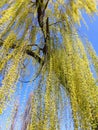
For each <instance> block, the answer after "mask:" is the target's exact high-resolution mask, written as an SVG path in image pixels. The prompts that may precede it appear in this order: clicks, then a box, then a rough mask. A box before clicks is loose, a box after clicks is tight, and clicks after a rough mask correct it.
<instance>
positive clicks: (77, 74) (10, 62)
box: [0, 0, 98, 130]
mask: <svg viewBox="0 0 98 130" xmlns="http://www.w3.org/2000/svg"><path fill="white" fill-rule="evenodd" d="M45 3H46V1H45V0H44V2H43V5H42V7H43V8H44V7H45ZM5 4H8V7H7V9H3V6H4V5H5ZM49 4H50V6H51V8H50V6H47V8H46V14H44V15H45V16H44V22H45V19H46V18H47V17H49V22H52V23H53V22H54V21H57V23H58V26H54V25H55V24H52V23H49V24H50V25H49V31H50V32H51V34H53V35H52V36H50V39H49V40H48V43H47V44H49V46H48V48H49V49H50V50H48V54H47V55H46V56H45V57H44V59H45V63H44V65H43V67H42V79H43V81H41V85H40V86H39V87H38V88H37V90H36V91H35V93H34V96H33V97H32V102H31V106H32V108H31V122H30V123H29V124H28V127H27V129H28V130H60V126H59V125H60V121H59V118H60V115H59V114H58V113H60V112H61V111H60V110H59V109H58V108H59V106H60V105H61V106H63V105H64V104H63V98H64V97H63V96H62V92H61V90H60V88H62V87H63V89H64V92H65V91H66V93H67V96H68V97H69V99H70V104H71V108H72V115H73V119H74V128H75V130H78V129H79V128H81V129H83V130H90V129H91V128H92V129H94V128H95V127H96V126H97V125H98V107H97V106H98V88H97V84H96V80H95V78H94V76H93V74H92V72H91V68H90V66H91V64H92V66H93V67H94V69H95V71H96V73H97V75H98V57H97V55H96V53H95V52H94V50H93V48H92V47H91V45H90V44H89V43H87V44H86V45H87V46H85V45H84V44H83V43H82V41H81V39H80V38H79V36H78V32H77V31H76V30H75V27H76V26H75V25H76V24H80V20H81V19H82V14H81V11H82V10H85V11H86V13H88V14H89V15H92V14H93V13H95V12H96V11H97V7H96V3H95V1H94V0H69V1H67V2H66V1H64V0H55V1H53V0H49ZM0 7H2V9H1V12H0V15H1V16H0V29H1V32H0V39H3V43H2V44H1V43H0V73H1V74H2V75H3V76H4V78H3V80H2V86H0V113H2V111H3V109H4V108H5V106H6V101H8V100H9V99H10V98H11V96H12V94H13V93H14V92H15V90H16V83H17V81H18V79H19V77H20V69H21V68H20V66H21V64H22V63H23V62H24V60H25V59H27V57H26V56H27V55H25V54H26V49H27V46H28V45H29V44H30V43H31V42H32V44H35V41H36V36H37V34H38V33H39V31H40V30H41V29H39V28H38V29H37V27H33V26H38V25H37V23H35V20H36V19H37V8H38V7H36V4H35V3H34V2H31V0H3V2H1V0H0ZM51 12H52V13H51ZM59 22H60V24H59ZM33 24H34V25H33ZM43 26H44V32H45V29H46V25H45V24H44V25H43ZM31 28H32V30H31V31H30V29H31ZM22 29H23V30H22ZM12 30H13V31H12ZM21 31H23V33H22V36H21V37H19V33H20V32H21ZM57 32H58V33H59V34H60V35H61V37H62V43H59V40H56V38H57V36H55V35H56V33H57ZM40 33H41V34H42V38H43V32H41V31H40ZM45 33H46V32H45ZM28 35H29V36H28ZM53 36H54V37H53ZM52 39H53V40H54V39H55V40H56V41H55V40H54V41H53V43H51V41H52ZM42 41H44V40H41V39H39V41H38V42H39V44H42ZM29 49H31V51H32V47H30V48H29ZM44 68H45V69H44ZM64 92H63V93H64Z"/></svg>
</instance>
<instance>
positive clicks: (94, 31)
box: [80, 14, 98, 55]
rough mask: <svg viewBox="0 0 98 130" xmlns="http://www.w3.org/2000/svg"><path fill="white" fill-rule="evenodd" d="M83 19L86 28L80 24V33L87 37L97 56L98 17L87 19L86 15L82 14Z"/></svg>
mask: <svg viewBox="0 0 98 130" xmlns="http://www.w3.org/2000/svg"><path fill="white" fill-rule="evenodd" d="M83 17H84V19H85V22H86V24H87V26H88V28H87V27H86V26H85V25H84V24H83V22H81V27H80V33H82V34H84V35H86V36H87V38H88V40H89V41H90V42H91V43H92V45H93V47H94V49H95V51H96V53H97V55H98V16H97V15H94V17H90V18H89V17H88V15H86V14H83Z"/></svg>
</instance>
